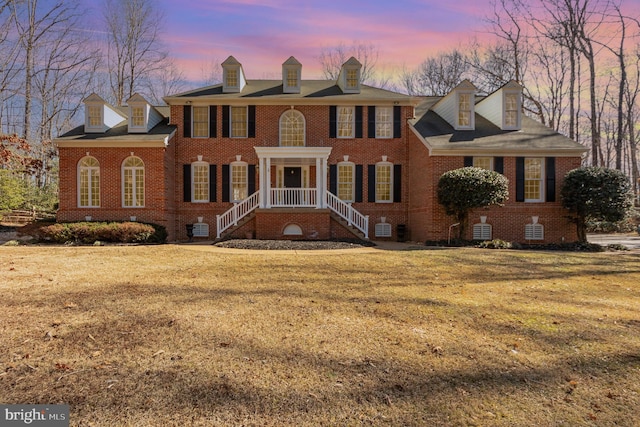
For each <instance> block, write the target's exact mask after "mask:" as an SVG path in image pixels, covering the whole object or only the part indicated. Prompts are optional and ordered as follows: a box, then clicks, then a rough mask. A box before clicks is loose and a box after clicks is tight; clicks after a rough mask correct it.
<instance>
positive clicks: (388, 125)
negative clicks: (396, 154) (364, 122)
mask: <svg viewBox="0 0 640 427" xmlns="http://www.w3.org/2000/svg"><path fill="white" fill-rule="evenodd" d="M376 138H393V108H392V107H376Z"/></svg>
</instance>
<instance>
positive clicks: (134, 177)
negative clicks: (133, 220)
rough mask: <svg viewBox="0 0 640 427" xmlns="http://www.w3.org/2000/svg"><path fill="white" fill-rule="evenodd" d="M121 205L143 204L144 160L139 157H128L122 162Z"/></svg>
mask: <svg viewBox="0 0 640 427" xmlns="http://www.w3.org/2000/svg"><path fill="white" fill-rule="evenodd" d="M122 206H124V207H125V208H141V207H143V206H144V162H143V161H142V159H140V158H139V157H128V158H126V159H125V161H124V162H123V163H122Z"/></svg>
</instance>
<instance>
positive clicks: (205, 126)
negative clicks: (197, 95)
mask: <svg viewBox="0 0 640 427" xmlns="http://www.w3.org/2000/svg"><path fill="white" fill-rule="evenodd" d="M192 108H193V132H192V135H193V137H194V138H207V137H208V136H209V107H192Z"/></svg>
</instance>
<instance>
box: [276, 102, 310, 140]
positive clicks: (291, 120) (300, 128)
mask: <svg viewBox="0 0 640 427" xmlns="http://www.w3.org/2000/svg"><path fill="white" fill-rule="evenodd" d="M305 127H306V126H305V119H304V115H303V114H302V113H301V112H300V111H298V110H293V109H291V110H287V111H285V112H284V113H283V114H282V115H281V116H280V146H281V147H304V146H305V132H306V129H305Z"/></svg>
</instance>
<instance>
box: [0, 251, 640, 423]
mask: <svg viewBox="0 0 640 427" xmlns="http://www.w3.org/2000/svg"><path fill="white" fill-rule="evenodd" d="M0 275H1V276H0V277H2V280H1V281H0V292H2V310H1V311H0V331H1V333H0V402H3V403H68V404H70V405H71V424H72V425H74V426H75V425H80V426H120V425H131V426H134V425H135V426H156V425H167V426H185V425H225V426H226V425H260V426H271V425H273V426H276V425H277V426H281V425H296V426H306V425H309V426H310V425H405V426H424V425H433V426H441V425H446V426H457V425H460V426H462V425H465V426H466V425H478V426H480V425H492V426H494V425H497V426H531V425H587V426H589V425H593V426H602V425H623V426H632V425H637V423H638V408H639V407H640V319H639V317H638V308H639V307H640V256H639V255H638V253H617V254H611V253H599V254H592V253H561V254H559V253H549V252H534V251H531V252H530V251H515V252H514V251H507V252H503V251H490V250H482V249H472V248H464V249H441V250H431V251H429V250H415V251H404V252H391V251H383V250H379V249H371V248H369V249H351V250H343V251H333V252H329V251H326V252H304V253H300V252H298V253H295V252H292V251H286V252H266V253H265V252H239V251H225V250H217V249H214V248H212V247H205V246H175V245H164V246H152V247H149V246H131V247H127V246H107V247H22V246H21V247H0Z"/></svg>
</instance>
